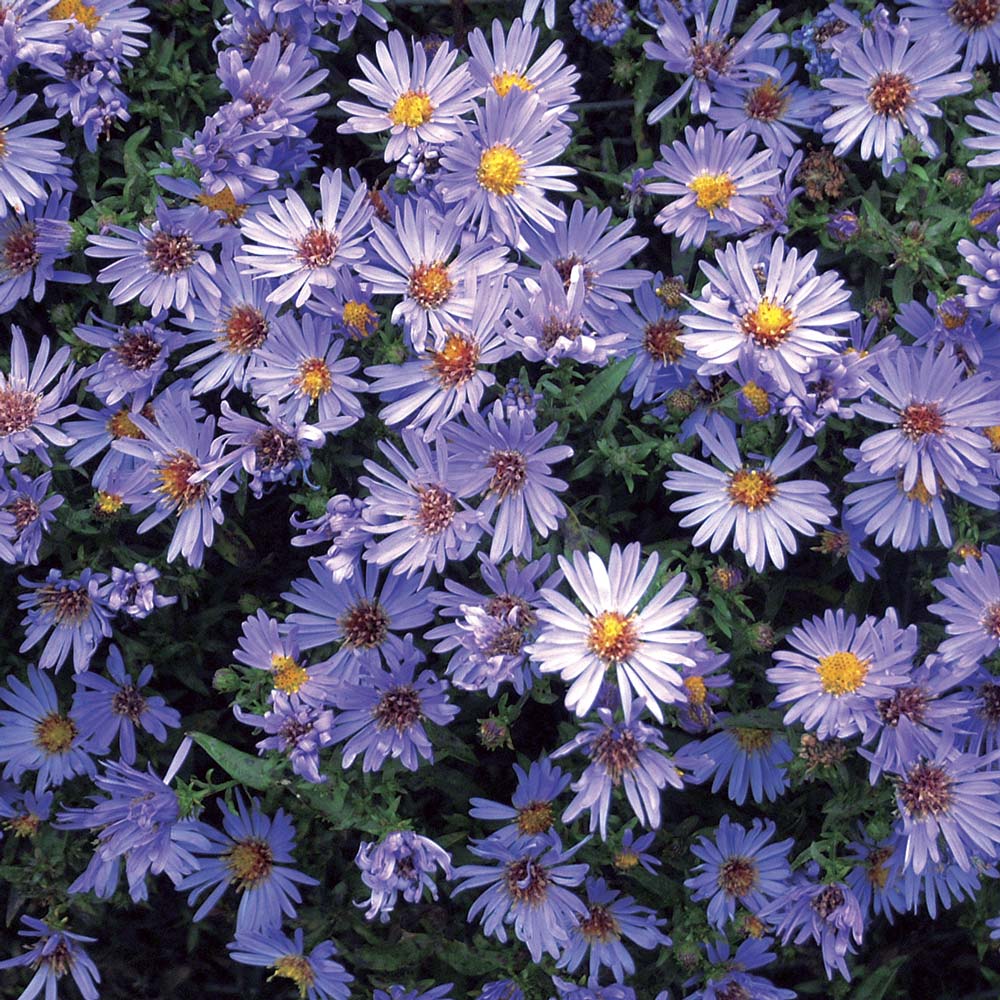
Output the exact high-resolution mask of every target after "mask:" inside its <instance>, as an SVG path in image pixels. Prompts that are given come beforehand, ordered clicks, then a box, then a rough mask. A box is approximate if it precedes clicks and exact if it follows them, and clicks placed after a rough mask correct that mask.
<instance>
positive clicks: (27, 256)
mask: <svg viewBox="0 0 1000 1000" xmlns="http://www.w3.org/2000/svg"><path fill="white" fill-rule="evenodd" d="M2 133H3V129H0V157H2V156H3V134H2ZM37 236H38V231H37V230H36V229H35V224H34V223H33V222H22V223H21V224H20V225H19V226H18V227H17V228H16V229H13V230H11V232H10V233H8V234H7V236H6V237H5V239H4V241H3V244H2V246H0V260H2V261H3V270H4V271H6V272H7V273H8V274H9V275H12V276H13V277H15V278H16V277H18V276H19V275H22V274H27V273H28V272H29V271H30V270H32V268H34V267H35V266H36V265H37V264H38V262H39V261H40V260H41V259H42V255H41V254H40V253H39V252H38V244H37V242H36V240H37Z"/></svg>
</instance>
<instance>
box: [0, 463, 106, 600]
mask: <svg viewBox="0 0 1000 1000" xmlns="http://www.w3.org/2000/svg"><path fill="white" fill-rule="evenodd" d="M10 473H11V478H10V479H9V480H8V479H7V476H6V474H4V473H2V472H0V509H2V510H4V511H5V512H6V513H7V514H9V515H10V516H11V517H12V518H13V535H12V537H11V539H10V544H11V546H12V548H13V555H14V561H15V562H16V563H19V564H20V565H22V566H37V565H38V549H39V546H40V545H41V543H42V537H43V535H45V534H46V533H47V532H48V530H49V529H50V527H51V526H52V523H53V522H54V521H55V519H56V515H55V512H56V511H57V510H58V509H59V508H60V507H61V506H62V505H63V503H64V500H65V498H64V497H62V496H61V495H60V494H58V493H54V494H52V495H51V496H48V495H47V494H48V492H49V488H50V487H51V485H52V473H51V472H45V473H43V474H42V475H40V476H36V477H35V478H34V479H30V478H29V477H28V476H25V475H24V474H23V473H22V472H21V470H20V469H19V468H17V467H16V466H15V467H14V468H12V469H11V470H10ZM112 610H115V609H114V608H113V609H112Z"/></svg>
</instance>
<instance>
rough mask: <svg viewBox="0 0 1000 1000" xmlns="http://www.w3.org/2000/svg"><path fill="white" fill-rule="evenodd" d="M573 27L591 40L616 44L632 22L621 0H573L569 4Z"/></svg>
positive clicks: (604, 43) (605, 43) (609, 44)
mask: <svg viewBox="0 0 1000 1000" xmlns="http://www.w3.org/2000/svg"><path fill="white" fill-rule="evenodd" d="M569 12H570V14H571V15H572V17H573V27H574V28H576V30H577V31H579V32H580V34H581V35H583V37H584V38H586V39H588V40H589V41H591V42H600V43H601V45H607V46H608V47H609V48H610V47H611V46H613V45H617V44H618V43H619V42H620V41H621V40H622V39H623V38H624V37H625V32H626V31H628V29H629V25H630V24H631V23H632V15H631V14H630V13H629V12H628V9H627V8H626V7H625V4H624V3H623V2H622V0H573V2H572V3H571V4H570V6H569Z"/></svg>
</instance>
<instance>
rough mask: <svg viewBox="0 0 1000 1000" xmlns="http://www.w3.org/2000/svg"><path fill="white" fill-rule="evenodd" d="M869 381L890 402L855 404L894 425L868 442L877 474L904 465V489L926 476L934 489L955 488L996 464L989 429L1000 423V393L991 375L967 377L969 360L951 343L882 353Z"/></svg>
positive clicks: (866, 451)
mask: <svg viewBox="0 0 1000 1000" xmlns="http://www.w3.org/2000/svg"><path fill="white" fill-rule="evenodd" d="M868 383H869V385H870V387H871V389H872V390H873V392H874V393H875V394H877V395H879V396H881V397H882V398H883V399H885V400H887V401H888V403H889V405H888V406H885V405H883V404H881V403H877V402H875V401H874V400H868V401H865V400H862V401H861V402H858V403H856V404H855V406H854V409H855V410H856V412H858V413H860V414H861V415H862V416H865V417H868V418H869V419H871V420H875V421H877V422H878V423H882V424H890V425H892V429H891V430H885V431H881V432H879V433H877V434H874V435H872V436H871V437H869V438H868V439H867V440H865V441H863V442H862V444H861V458H862V460H863V461H864V462H865V463H866V464H867V466H868V468H869V469H870V470H871V472H872V473H873V474H875V475H882V474H884V473H886V472H889V471H900V472H902V476H903V480H902V486H903V489H905V490H912V489H913V488H914V487H915V486H916V484H917V482H918V481H919V482H921V483H922V484H923V487H924V489H925V490H926V491H927V492H928V493H929V494H930V495H931V496H935V495H936V494H937V493H938V490H939V488H940V486H942V485H943V486H944V487H945V488H947V489H948V490H950V491H952V492H954V491H956V490H958V489H959V488H960V487H961V486H962V485H966V484H968V485H972V486H975V485H976V484H977V483H978V481H979V476H980V475H981V473H982V470H984V469H987V468H989V466H990V458H989V455H990V443H989V441H988V440H987V438H986V437H985V435H984V434H983V433H982V429H983V428H985V427H991V426H995V425H997V424H1000V396H998V395H997V392H996V387H995V383H994V382H992V381H991V380H990V379H989V377H988V376H986V375H983V374H979V375H971V376H968V377H966V372H965V369H964V366H963V365H962V363H961V362H959V361H958V360H957V359H955V358H954V357H953V356H952V355H950V354H949V353H948V352H945V351H941V352H936V351H934V350H933V349H930V348H925V349H924V350H923V351H922V352H918V351H916V350H915V349H913V350H908V349H907V348H900V349H898V350H897V351H895V353H894V354H893V355H892V356H891V357H883V358H882V359H881V360H880V361H879V365H878V374H869V375H868Z"/></svg>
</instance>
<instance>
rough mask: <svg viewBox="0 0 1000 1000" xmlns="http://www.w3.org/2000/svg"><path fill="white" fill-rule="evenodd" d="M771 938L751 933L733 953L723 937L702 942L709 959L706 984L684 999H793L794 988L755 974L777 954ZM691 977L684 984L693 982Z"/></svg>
mask: <svg viewBox="0 0 1000 1000" xmlns="http://www.w3.org/2000/svg"><path fill="white" fill-rule="evenodd" d="M773 944H774V939H773V938H769V937H764V938H760V937H750V938H747V939H746V940H745V941H743V942H742V943H741V944H740V946H739V947H738V948H737V949H736V952H735V954H734V953H733V952H732V951H731V950H730V947H729V942H728V941H727V940H726V939H725V938H716V939H715V941H711V942H709V943H708V944H706V945H705V951H706V953H707V958H708V961H709V963H710V968H709V972H708V973H707V974H706V978H705V984H704V986H703V987H702V988H701V989H699V990H695V992H694V993H690V994H688V996H687V997H685V1000H795V998H796V997H797V996H798V994H797V993H796V992H795V991H794V990H783V989H781V988H779V987H777V986H775V985H774V984H773V983H772V982H771V981H770V980H768V979H765V978H764V977H763V976H758V975H756V970H757V969H761V968H763V967H764V966H765V965H770V964H771V963H772V962H773V961H774V960H775V958H776V957H777V956H776V955H775V954H774V952H773V951H771V946H772V945H773ZM692 982H697V980H693V981H691V982H688V983H687V984H686V985H687V986H690V985H692Z"/></svg>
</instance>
